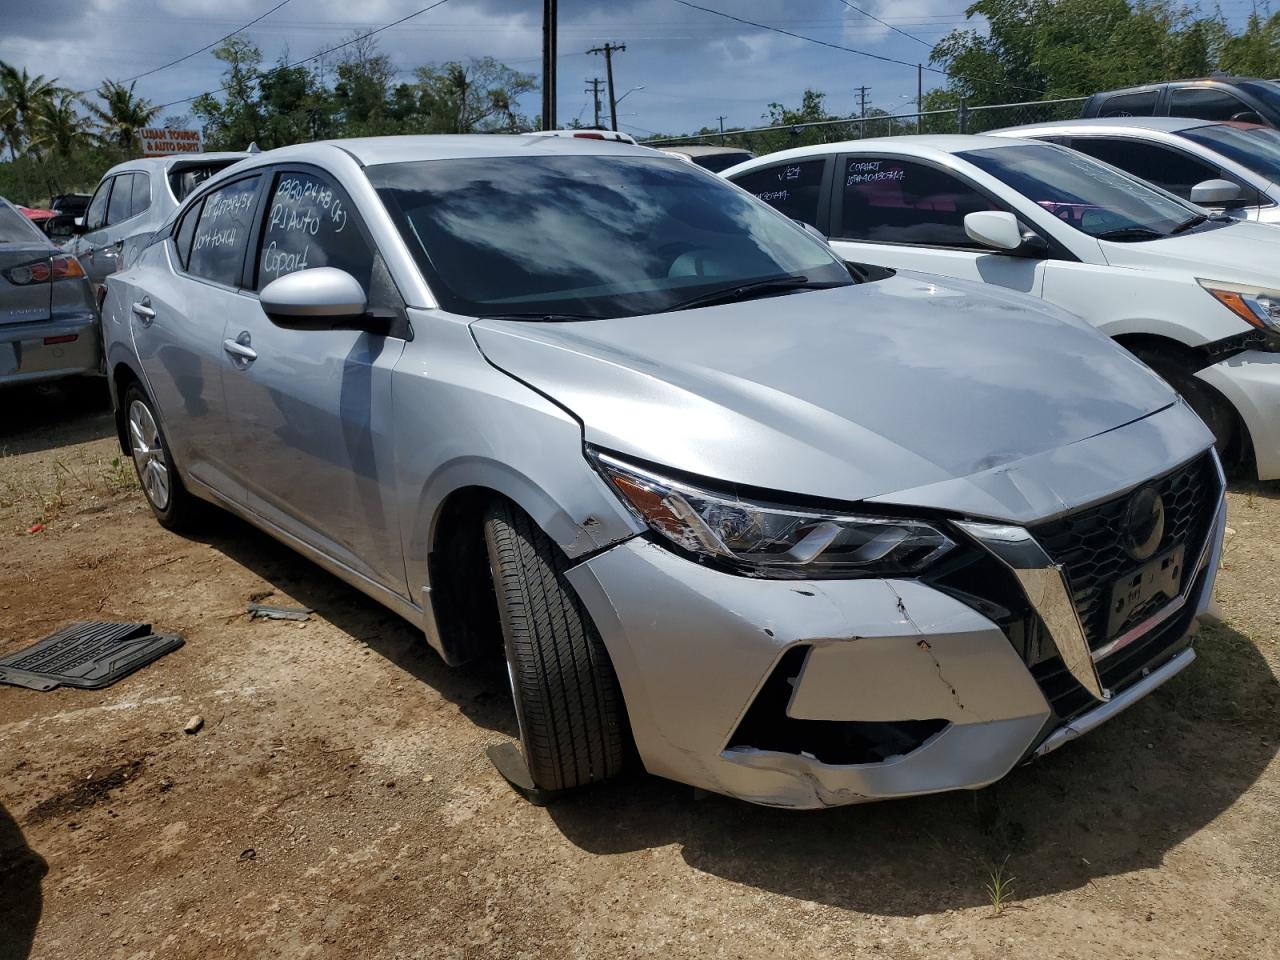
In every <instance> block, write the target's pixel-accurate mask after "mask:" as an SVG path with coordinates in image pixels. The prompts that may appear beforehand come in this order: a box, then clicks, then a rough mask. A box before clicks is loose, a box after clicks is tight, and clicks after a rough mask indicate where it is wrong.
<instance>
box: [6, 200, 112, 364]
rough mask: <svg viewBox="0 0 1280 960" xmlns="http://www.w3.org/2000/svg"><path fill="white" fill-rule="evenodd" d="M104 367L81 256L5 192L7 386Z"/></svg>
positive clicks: (94, 312) (95, 315) (96, 323)
mask: <svg viewBox="0 0 1280 960" xmlns="http://www.w3.org/2000/svg"><path fill="white" fill-rule="evenodd" d="M101 373H102V339H101V337H100V336H99V333H98V310H97V307H96V306H95V305H94V302H93V293H92V292H91V291H90V289H89V282H88V281H87V280H86V279H85V275H84V269H83V268H82V267H81V266H80V262H79V261H78V260H76V258H75V257H73V256H71V255H69V254H67V253H64V252H63V251H61V250H59V249H58V248H57V247H55V246H54V245H53V244H52V243H51V242H50V241H49V238H48V237H46V236H45V235H44V234H43V233H41V232H40V229H39V228H38V227H36V226H35V225H34V224H33V223H32V222H31V221H30V220H28V219H27V218H26V217H24V216H23V215H22V214H21V213H19V212H18V211H17V209H16V208H15V207H14V206H13V204H11V203H9V201H7V200H5V199H3V198H0V386H6V385H11V384H15V383H34V382H36V381H45V380H61V379H62V378H64V377H72V376H81V375H88V376H93V377H99V376H100V375H101ZM101 382H102V381H101V380H99V381H98V383H99V384H101ZM99 389H100V387H99Z"/></svg>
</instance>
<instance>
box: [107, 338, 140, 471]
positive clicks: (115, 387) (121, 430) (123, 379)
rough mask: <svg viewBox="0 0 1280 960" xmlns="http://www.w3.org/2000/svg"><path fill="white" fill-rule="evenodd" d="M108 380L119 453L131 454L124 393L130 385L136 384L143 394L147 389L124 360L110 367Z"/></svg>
mask: <svg viewBox="0 0 1280 960" xmlns="http://www.w3.org/2000/svg"><path fill="white" fill-rule="evenodd" d="M108 379H109V385H110V389H111V408H112V411H113V413H114V415H115V421H116V437H117V439H118V440H119V441H120V451H121V452H122V453H124V454H126V455H127V454H129V453H130V452H131V445H130V443H129V427H128V424H127V413H126V411H125V409H124V393H125V391H126V390H128V389H129V386H130V384H134V383H136V384H138V386H139V387H140V388H141V389H142V391H143V392H144V393H146V390H147V387H146V384H145V383H144V382H143V379H142V377H141V376H139V374H138V372H137V371H136V370H134V369H133V367H132V365H130V364H129V363H128V362H127V361H124V360H121V361H118V362H117V363H116V364H115V365H114V366H112V368H111V375H110V377H109V378H108Z"/></svg>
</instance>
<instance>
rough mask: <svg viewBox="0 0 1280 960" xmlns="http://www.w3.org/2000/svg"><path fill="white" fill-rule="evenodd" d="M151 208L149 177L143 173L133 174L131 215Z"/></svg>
mask: <svg viewBox="0 0 1280 960" xmlns="http://www.w3.org/2000/svg"><path fill="white" fill-rule="evenodd" d="M149 206H151V177H150V176H149V175H147V174H145V173H135V174H133V215H134V216H135V217H136V216H137V215H138V214H140V213H142V211H143V210H146V209H147V207H149Z"/></svg>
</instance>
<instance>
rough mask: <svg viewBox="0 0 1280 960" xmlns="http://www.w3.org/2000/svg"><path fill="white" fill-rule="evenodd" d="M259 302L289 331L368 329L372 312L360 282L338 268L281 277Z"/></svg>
mask: <svg viewBox="0 0 1280 960" xmlns="http://www.w3.org/2000/svg"><path fill="white" fill-rule="evenodd" d="M258 302H259V303H261V304H262V311H263V313H265V314H266V315H267V316H268V317H269V318H270V319H271V322H272V323H274V324H275V325H276V326H278V327H285V328H286V329H289V330H333V329H335V328H337V327H347V328H351V327H356V328H359V329H364V327H365V322H364V321H366V319H367V314H368V310H369V304H368V301H367V300H366V298H365V294H364V288H363V287H361V286H360V282H359V281H358V280H356V278H355V277H353V276H352V275H351V274H349V273H347V272H346V271H345V270H338V269H336V268H334V267H314V268H313V269H311V270H299V271H298V272H297V273H289V274H286V275H285V276H283V277H277V278H276V279H274V280H272V281H271V282H270V283H268V284H267V285H266V286H265V287H263V288H262V292H261V293H260V294H258Z"/></svg>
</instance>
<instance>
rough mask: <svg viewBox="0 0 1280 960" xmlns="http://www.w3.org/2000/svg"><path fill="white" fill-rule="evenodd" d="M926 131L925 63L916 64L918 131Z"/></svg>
mask: <svg viewBox="0 0 1280 960" xmlns="http://www.w3.org/2000/svg"><path fill="white" fill-rule="evenodd" d="M922 132H924V65H923V64H920V63H917V64H916V133H922Z"/></svg>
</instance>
